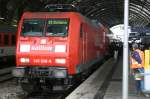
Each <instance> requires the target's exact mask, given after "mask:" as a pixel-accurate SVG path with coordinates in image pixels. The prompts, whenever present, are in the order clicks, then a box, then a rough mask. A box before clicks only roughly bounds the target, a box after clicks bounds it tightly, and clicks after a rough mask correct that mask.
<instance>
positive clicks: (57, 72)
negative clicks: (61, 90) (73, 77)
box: [53, 69, 67, 78]
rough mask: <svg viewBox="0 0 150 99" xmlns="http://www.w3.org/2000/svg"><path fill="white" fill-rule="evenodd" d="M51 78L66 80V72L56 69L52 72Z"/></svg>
mask: <svg viewBox="0 0 150 99" xmlns="http://www.w3.org/2000/svg"><path fill="white" fill-rule="evenodd" d="M53 76H54V77H56V78H66V77H67V71H66V69H56V70H54V71H53Z"/></svg>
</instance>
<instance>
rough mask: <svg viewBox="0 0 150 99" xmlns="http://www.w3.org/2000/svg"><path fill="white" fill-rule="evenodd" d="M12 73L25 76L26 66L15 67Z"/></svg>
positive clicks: (16, 75) (15, 75)
mask: <svg viewBox="0 0 150 99" xmlns="http://www.w3.org/2000/svg"><path fill="white" fill-rule="evenodd" d="M12 75H13V76H14V77H24V75H25V68H24V67H17V68H15V69H13V71H12Z"/></svg>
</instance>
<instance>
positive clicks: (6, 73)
mask: <svg viewBox="0 0 150 99" xmlns="http://www.w3.org/2000/svg"><path fill="white" fill-rule="evenodd" d="M12 69H13V67H8V68H3V69H0V82H4V81H7V80H10V79H12V78H13V76H12V74H11V72H12Z"/></svg>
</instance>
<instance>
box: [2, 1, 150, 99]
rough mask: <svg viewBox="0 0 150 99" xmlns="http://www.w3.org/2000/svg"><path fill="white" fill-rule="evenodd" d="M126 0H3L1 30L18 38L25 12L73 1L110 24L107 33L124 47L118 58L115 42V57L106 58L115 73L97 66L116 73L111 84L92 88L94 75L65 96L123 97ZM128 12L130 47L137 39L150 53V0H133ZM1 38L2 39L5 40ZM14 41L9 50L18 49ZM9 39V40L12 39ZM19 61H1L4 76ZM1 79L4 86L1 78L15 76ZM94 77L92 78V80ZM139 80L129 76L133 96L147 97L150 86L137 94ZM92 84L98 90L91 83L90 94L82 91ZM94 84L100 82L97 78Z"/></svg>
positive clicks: (89, 15) (82, 10) (78, 8)
mask: <svg viewBox="0 0 150 99" xmlns="http://www.w3.org/2000/svg"><path fill="white" fill-rule="evenodd" d="M124 1H125V0H0V33H3V32H4V31H5V32H8V33H11V32H13V33H12V37H13V38H14V39H17V37H16V36H15V35H16V34H14V33H16V32H17V30H18V25H19V22H20V19H21V17H22V15H23V13H24V12H43V11H45V7H46V5H48V4H51V5H61V4H64V5H68V4H69V5H72V6H73V7H74V8H75V9H76V12H79V13H81V14H82V15H84V16H86V17H87V18H89V19H90V20H93V22H98V23H100V24H102V25H103V26H104V27H105V28H107V29H108V30H107V31H108V32H107V34H106V35H107V36H108V38H109V43H110V44H112V43H116V44H119V46H120V47H121V48H120V50H119V53H118V54H119V56H118V60H117V61H116V60H115V59H114V56H113V55H112V53H113V52H112V51H113V50H114V49H116V48H114V46H113V47H112V46H111V48H113V49H111V52H112V53H111V55H110V56H111V57H109V59H107V61H109V63H107V62H106V63H105V64H104V65H110V64H111V65H112V68H114V69H112V68H106V70H108V71H109V72H110V73H111V74H107V73H105V72H104V71H102V70H103V69H104V68H102V70H101V69H97V71H99V72H102V73H104V74H106V75H105V76H107V77H108V76H110V75H112V78H109V79H107V80H110V79H111V80H110V82H109V85H108V84H104V83H105V82H106V81H105V80H104V82H101V81H98V83H100V84H101V88H99V87H98V89H92V88H93V87H94V88H95V86H92V85H93V84H91V83H92V82H94V81H95V79H96V78H95V79H94V78H92V77H90V78H89V80H88V79H87V80H88V81H89V82H90V83H89V82H88V81H87V83H86V84H82V85H81V88H78V89H76V90H74V91H72V93H70V95H68V96H67V97H66V98H65V99H79V98H81V99H82V98H83V99H121V98H122V93H121V89H122V72H123V71H122V67H120V66H123V56H122V55H123V47H124V46H123V43H124V17H126V15H124V3H125V2H124ZM59 10H60V12H61V11H63V9H62V8H61V7H60V8H59ZM67 10H68V9H67ZM128 16H129V17H128V22H129V24H128V34H127V35H128V46H129V50H130V49H131V48H132V44H133V43H137V44H138V46H139V47H140V49H141V50H142V51H145V50H147V51H146V53H147V54H149V56H150V52H148V50H150V0H129V15H128ZM0 38H3V37H1V36H0ZM3 39H4V40H8V39H9V37H6V38H5V37H4V38H3ZM0 42H2V40H1V41H0ZM10 42H11V44H14V48H13V49H12V50H10V51H9V48H7V50H8V52H9V53H10V54H11V51H12V52H13V51H14V50H15V43H16V41H15V40H13V39H12V41H10ZM43 42H44V41H43ZM7 43H9V41H8V42H7ZM0 46H1V45H0ZM115 46H116V45H115ZM0 53H3V50H2V49H1V48H0ZM0 56H2V57H0V59H1V60H2V61H5V58H4V57H3V55H0ZM149 56H148V57H149ZM129 59H130V58H129ZM147 60H148V59H147ZM15 61H16V60H15V59H13V58H11V61H9V62H8V63H10V64H11V66H6V67H4V66H5V63H6V62H4V63H3V62H1V61H0V62H1V63H0V64H2V65H4V66H3V67H0V76H3V75H5V74H9V75H11V73H10V72H12V66H13V67H15V65H16V62H15ZM25 61H27V60H25ZM115 66H116V67H115ZM111 69H112V70H114V72H113V71H111ZM148 69H149V68H148ZM5 71H6V72H5ZM97 71H96V72H97ZM108 71H106V72H108ZM3 72H4V73H3ZM113 73H114V74H113ZM93 74H94V75H96V76H99V77H101V76H100V74H99V73H93ZM129 75H130V70H129ZM149 78H150V77H149V76H146V78H145V79H149ZM0 79H1V80H0V86H3V84H2V85H1V82H2V83H5V81H8V80H7V79H12V76H10V77H8V78H7V79H6V78H0ZM3 79H4V80H3ZM5 79H6V80H5ZM91 79H92V81H90V80H91ZM101 79H104V78H103V77H101ZM135 83H136V82H135V81H134V80H133V78H132V77H131V78H130V77H129V99H147V98H145V97H150V95H149V93H150V88H149V91H148V92H146V94H144V95H141V94H140V96H139V95H137V94H135V93H136V92H135V91H136V89H135V88H133V86H134V84H135ZM149 83H150V82H149ZM149 83H147V82H146V83H145V84H149ZM8 84H9V83H8ZM88 84H89V86H92V88H91V89H92V90H95V91H94V92H93V91H91V90H90V87H89V89H88V88H87V90H90V91H89V94H87V93H88V91H87V93H84V92H81V91H83V90H84V89H85V88H86V87H87V86H86V85H88ZM94 84H95V85H97V83H96V82H95V83H94ZM130 84H131V85H130ZM132 84H133V86H132ZM105 85H108V86H107V88H106V89H105V88H103V87H102V86H105ZM145 86H146V85H145ZM96 87H97V86H96ZM56 89H57V88H56ZM58 89H59V88H58ZM100 89H102V90H103V91H104V92H103V91H102V92H101V91H100ZM118 89H119V90H118ZM6 90H7V89H6ZM96 90H98V92H96ZM113 90H115V91H116V93H114V92H113ZM12 91H13V90H12ZM0 92H1V90H0ZM73 92H74V93H73ZM78 93H79V94H78ZM91 93H94V96H93V95H91ZM99 93H101V94H102V96H99V95H98V94H99ZM147 93H148V94H147ZM85 97H86V98H85ZM89 97H90V98H89ZM0 99H1V98H0ZM16 99H17V98H16ZM29 99H30V98H29ZM41 99H42V98H41ZM46 99H47V98H46ZM54 99H55V98H54ZM57 99H59V98H57ZM62 99H64V98H62Z"/></svg>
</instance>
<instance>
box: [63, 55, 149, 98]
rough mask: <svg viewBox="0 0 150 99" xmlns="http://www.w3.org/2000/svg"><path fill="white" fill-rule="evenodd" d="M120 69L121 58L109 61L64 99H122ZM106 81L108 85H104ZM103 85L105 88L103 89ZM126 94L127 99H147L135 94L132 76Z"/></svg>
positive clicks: (142, 95)
mask: <svg viewBox="0 0 150 99" xmlns="http://www.w3.org/2000/svg"><path fill="white" fill-rule="evenodd" d="M122 68H123V59H122V57H120V58H119V59H118V60H117V61H116V60H114V59H113V58H111V59H109V60H108V61H107V62H106V63H105V64H103V66H101V67H100V68H99V69H98V70H97V71H96V72H95V73H94V74H92V75H91V77H89V78H88V79H87V80H86V81H85V82H84V83H83V84H81V85H80V86H79V87H78V88H76V89H75V90H74V91H73V92H72V93H71V94H70V95H69V96H67V97H66V98H65V99H122V73H123V72H122ZM108 78H109V79H108ZM106 79H107V80H106ZM107 81H109V83H107V84H105V83H106V82H107ZM105 85H107V87H104V86H105ZM128 92H129V94H128V99H149V98H148V97H145V96H144V94H137V93H136V86H135V80H134V79H133V77H132V76H129V91H128Z"/></svg>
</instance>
